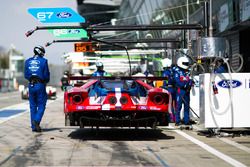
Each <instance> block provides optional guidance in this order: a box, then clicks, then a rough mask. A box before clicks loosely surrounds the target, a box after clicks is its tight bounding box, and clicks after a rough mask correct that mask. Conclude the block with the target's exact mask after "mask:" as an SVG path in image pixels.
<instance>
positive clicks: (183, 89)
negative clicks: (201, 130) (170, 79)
mask: <svg viewBox="0 0 250 167" xmlns="http://www.w3.org/2000/svg"><path fill="white" fill-rule="evenodd" d="M174 79H175V83H176V114H175V119H176V124H177V125H179V124H180V121H181V119H180V111H181V108H182V104H184V118H183V120H184V124H185V125H187V124H189V120H190V118H189V103H190V89H191V86H192V80H191V79H190V78H189V74H188V73H187V72H186V71H185V70H184V69H182V68H179V67H176V70H175V74H174Z"/></svg>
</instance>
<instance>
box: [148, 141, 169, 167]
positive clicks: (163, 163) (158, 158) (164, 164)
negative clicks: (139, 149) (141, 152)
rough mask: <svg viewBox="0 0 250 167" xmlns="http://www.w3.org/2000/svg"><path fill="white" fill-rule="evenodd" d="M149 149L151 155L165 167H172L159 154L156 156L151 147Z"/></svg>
mask: <svg viewBox="0 0 250 167" xmlns="http://www.w3.org/2000/svg"><path fill="white" fill-rule="evenodd" d="M147 149H148V151H149V152H150V153H152V154H153V155H154V156H155V157H156V159H157V160H158V161H160V163H161V164H162V166H164V167H170V166H169V165H168V164H167V163H166V162H165V161H164V160H163V159H162V158H161V157H160V156H159V155H158V154H156V153H155V152H154V151H153V150H152V149H151V148H150V147H149V146H147Z"/></svg>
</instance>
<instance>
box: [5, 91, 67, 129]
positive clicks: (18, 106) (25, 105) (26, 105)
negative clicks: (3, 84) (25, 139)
mask: <svg viewBox="0 0 250 167" xmlns="http://www.w3.org/2000/svg"><path fill="white" fill-rule="evenodd" d="M62 98H63V96H61V94H60V97H58V98H57V100H60V99H62ZM55 101H56V100H53V101H50V100H49V101H48V102H47V105H49V104H51V103H53V102H55ZM4 110H25V111H23V112H21V113H17V114H15V115H11V116H9V117H4V118H0V124H2V123H4V122H6V121H9V120H11V119H13V118H16V117H19V116H21V115H23V114H25V113H27V112H28V111H29V102H25V103H20V104H15V105H12V106H8V107H4V108H1V109H0V112H1V111H4Z"/></svg>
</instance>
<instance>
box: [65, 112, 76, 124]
mask: <svg viewBox="0 0 250 167" xmlns="http://www.w3.org/2000/svg"><path fill="white" fill-rule="evenodd" d="M65 126H75V123H74V120H73V119H72V116H70V115H69V114H65Z"/></svg>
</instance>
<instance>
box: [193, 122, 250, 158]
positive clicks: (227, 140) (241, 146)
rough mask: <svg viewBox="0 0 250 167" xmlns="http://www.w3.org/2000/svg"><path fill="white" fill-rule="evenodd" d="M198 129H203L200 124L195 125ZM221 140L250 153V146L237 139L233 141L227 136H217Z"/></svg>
mask: <svg viewBox="0 0 250 167" xmlns="http://www.w3.org/2000/svg"><path fill="white" fill-rule="evenodd" d="M193 127H194V128H195V129H196V130H202V129H201V128H199V127H198V126H193ZM217 138H218V139H219V140H221V141H223V142H224V143H227V144H230V145H231V146H234V147H236V148H238V149H240V150H243V151H246V152H247V153H249V154H250V148H248V147H246V146H244V145H242V144H239V143H237V142H235V141H232V140H229V139H226V138H221V137H217Z"/></svg>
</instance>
